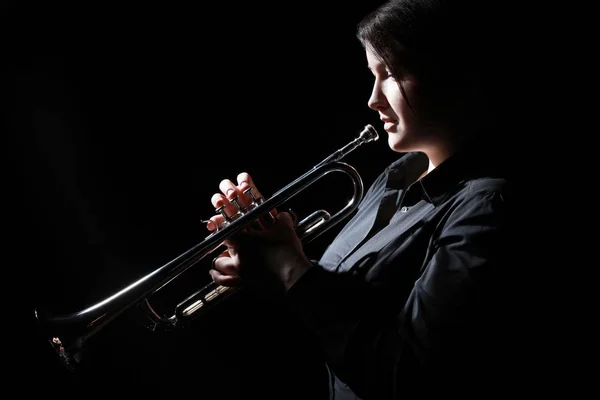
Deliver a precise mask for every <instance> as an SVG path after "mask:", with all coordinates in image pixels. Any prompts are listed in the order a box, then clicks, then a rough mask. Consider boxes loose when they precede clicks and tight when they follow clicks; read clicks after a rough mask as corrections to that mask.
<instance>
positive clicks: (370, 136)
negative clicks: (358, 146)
mask: <svg viewBox="0 0 600 400" xmlns="http://www.w3.org/2000/svg"><path fill="white" fill-rule="evenodd" d="M360 139H361V140H362V141H363V142H364V143H369V142H374V141H376V140H377V139H379V134H378V133H377V130H376V129H375V128H374V127H373V125H371V124H369V125H366V126H365V129H363V131H362V132H361V133H360Z"/></svg>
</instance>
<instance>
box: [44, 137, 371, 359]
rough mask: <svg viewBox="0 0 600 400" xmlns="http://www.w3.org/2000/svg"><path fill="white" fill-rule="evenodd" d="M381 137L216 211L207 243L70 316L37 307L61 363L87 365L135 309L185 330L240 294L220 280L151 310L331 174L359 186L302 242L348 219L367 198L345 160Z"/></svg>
mask: <svg viewBox="0 0 600 400" xmlns="http://www.w3.org/2000/svg"><path fill="white" fill-rule="evenodd" d="M378 137H379V135H378V133H377V131H376V130H375V128H373V126H371V125H366V126H365V128H364V129H363V130H362V131H361V132H360V134H359V136H358V137H357V138H355V139H354V140H352V141H351V142H350V143H348V144H346V145H345V146H344V147H342V148H340V149H339V150H337V151H335V152H334V153H332V154H331V155H330V156H328V157H327V158H325V159H324V160H323V161H321V162H320V163H318V164H317V165H315V166H314V167H313V168H312V169H310V170H309V171H308V172H306V173H305V174H303V175H302V176H300V177H298V178H297V179H296V180H294V181H293V182H291V183H290V184H288V185H287V186H285V187H284V188H282V189H280V190H279V191H278V192H276V193H275V194H274V195H273V196H272V197H271V198H270V199H268V200H264V199H263V198H255V197H254V194H253V193H252V191H251V190H248V191H247V192H246V194H247V195H249V196H250V198H251V199H252V202H251V203H250V204H249V205H248V206H246V207H240V206H238V212H237V214H236V215H234V216H227V215H225V214H224V211H223V210H222V209H217V210H216V211H217V212H220V213H222V214H223V215H224V216H225V217H226V219H225V223H224V224H222V226H220V227H219V228H218V229H216V230H215V231H213V232H212V233H211V234H210V235H209V236H207V237H206V238H205V239H204V240H203V241H202V242H200V243H198V244H197V245H195V246H194V247H192V248H191V249H189V250H188V251H186V252H185V253H183V254H181V255H180V256H179V257H177V258H175V259H173V260H172V261H170V262H168V263H167V264H165V265H163V266H161V267H159V268H157V269H155V270H153V271H152V272H150V273H149V274H147V275H145V276H144V277H142V278H140V279H138V280H137V281H135V282H133V283H131V284H129V285H128V286H126V287H124V288H122V289H120V290H118V291H117V292H115V293H114V294H113V295H111V296H108V297H106V298H105V299H103V300H101V301H99V302H97V303H95V304H93V305H91V306H89V307H87V308H85V309H82V310H80V311H76V312H73V313H70V314H61V315H48V314H45V313H42V312H41V311H40V309H38V308H36V309H35V310H34V313H35V318H36V319H37V321H38V328H39V330H40V332H41V334H42V335H43V337H44V338H45V339H46V340H48V341H49V342H50V344H51V345H52V347H53V348H54V349H55V350H56V352H57V354H58V355H59V357H60V360H61V361H62V363H63V364H64V365H65V366H66V367H67V368H69V369H71V370H76V369H78V367H79V364H80V363H81V362H82V358H83V353H84V350H85V348H86V345H87V342H88V340H89V339H90V338H91V337H93V336H94V335H96V334H97V333H98V332H100V331H101V330H102V329H103V328H104V327H106V326H107V325H108V324H109V323H110V322H111V321H113V320H114V319H115V318H116V317H118V316H119V315H120V314H122V313H123V312H125V311H127V310H129V309H131V308H133V307H135V306H139V307H141V308H142V310H143V311H144V314H145V315H146V317H147V318H148V319H149V327H150V328H151V329H156V328H157V327H164V328H166V329H169V328H178V327H182V326H185V325H186V324H187V323H188V322H190V321H191V320H192V319H196V318H197V317H199V316H201V315H204V314H205V313H206V312H208V311H209V310H210V309H212V308H213V307H214V306H216V305H217V304H219V303H220V302H222V301H223V300H225V299H226V298H227V297H229V296H230V295H231V294H233V293H235V292H236V291H238V290H239V288H238V287H227V286H221V285H218V284H216V283H215V282H210V283H209V284H207V285H206V286H204V287H202V288H201V289H200V290H198V291H197V292H195V293H194V294H192V295H191V296H189V297H187V298H186V299H184V300H183V301H181V302H180V303H179V304H177V306H176V307H175V309H174V311H173V313H172V315H170V316H161V315H159V313H158V312H156V311H155V310H154V308H153V307H152V306H151V304H150V297H151V296H152V295H154V294H155V293H157V292H158V291H159V290H160V289H161V288H163V287H165V286H166V285H168V284H170V283H171V282H172V281H173V280H174V279H175V278H177V277H178V276H179V275H181V274H182V273H183V272H185V271H186V270H188V269H189V268H190V267H192V266H193V265H195V264H197V263H198V262H199V261H200V260H202V259H204V258H205V257H206V256H207V255H209V254H211V253H212V252H214V251H215V250H217V249H219V248H220V247H221V246H222V244H223V241H224V240H226V239H227V238H228V237H230V236H231V235H234V234H235V233H236V232H239V231H240V230H243V229H244V228H247V227H249V226H251V225H254V224H257V223H260V221H261V220H263V219H264V218H265V217H268V216H269V215H270V212H271V211H272V210H273V209H275V208H277V207H279V206H281V205H282V204H283V203H285V202H286V201H288V200H289V199H291V198H292V197H294V196H296V195H297V194H298V193H300V192H301V191H303V190H305V189H306V188H307V187H309V186H310V185H312V184H313V183H314V182H316V181H317V180H319V179H320V178H322V177H323V176H325V175H327V174H329V173H330V172H343V173H345V174H346V175H348V176H349V177H350V179H351V181H352V184H353V187H354V193H353V196H352V198H351V199H350V200H349V201H348V203H347V204H346V206H345V207H343V208H342V209H340V210H339V211H338V212H337V213H335V214H334V215H331V214H330V213H329V212H327V211H325V210H318V211H315V212H313V213H312V214H310V215H309V216H308V217H306V218H304V219H303V220H301V221H300V222H299V223H298V225H297V228H296V229H297V230H296V232H297V233H298V236H299V237H300V239H301V240H302V242H303V243H307V242H310V241H312V240H314V239H315V238H316V237H318V236H319V235H321V234H322V233H324V232H325V231H326V230H328V229H330V228H331V227H333V226H334V225H335V224H337V223H338V222H340V221H341V220H342V219H344V218H346V217H347V216H349V215H350V214H351V213H352V212H353V211H354V210H355V209H356V207H357V206H358V203H359V202H360V200H361V199H362V197H363V191H364V188H363V183H362V179H361V177H360V175H359V174H358V172H357V171H356V170H355V169H354V168H353V167H352V166H350V165H348V164H346V163H343V162H341V161H340V160H341V159H342V158H343V157H345V156H346V155H347V154H348V153H350V152H351V151H353V150H354V149H356V148H357V147H359V146H360V145H362V144H364V143H369V142H373V141H376V140H377V139H378ZM236 204H237V203H236Z"/></svg>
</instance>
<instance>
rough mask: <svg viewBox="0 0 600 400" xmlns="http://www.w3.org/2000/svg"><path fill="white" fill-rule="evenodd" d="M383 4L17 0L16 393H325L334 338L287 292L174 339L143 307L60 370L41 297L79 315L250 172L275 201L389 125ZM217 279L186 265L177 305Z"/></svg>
mask: <svg viewBox="0 0 600 400" xmlns="http://www.w3.org/2000/svg"><path fill="white" fill-rule="evenodd" d="M378 3H380V2H378V1H362V2H354V3H353V2H342V1H329V2H297V3H281V4H277V3H275V4H262V3H243V4H241V5H240V4H227V3H205V2H202V3H189V4H185V5H181V4H168V3H155V4H151V3H147V2H116V1H108V2H101V3H89V2H74V1H63V2H60V3H59V4H57V3H50V2H33V1H20V2H15V3H5V5H4V6H3V9H2V26H3V30H4V32H3V39H2V45H3V48H4V54H5V59H6V60H8V63H6V65H7V66H8V72H7V73H6V74H4V79H3V82H4V83H5V84H6V88H7V89H6V90H5V91H4V93H7V94H8V103H7V107H6V108H5V110H6V111H7V112H6V113H5V124H6V125H5V126H6V131H7V132H8V135H6V138H7V139H8V141H9V142H8V144H7V145H6V146H5V149H6V150H7V154H6V156H7V157H6V159H7V160H9V163H10V170H9V171H10V173H9V174H8V175H9V181H8V182H7V183H8V184H7V186H8V187H11V188H13V190H10V191H8V192H7V193H8V195H7V196H5V197H6V199H7V200H8V201H9V206H8V207H6V208H5V213H6V214H7V216H8V220H9V222H10V224H8V225H7V228H6V233H7V235H6V236H7V237H9V238H10V240H9V241H7V242H5V243H7V244H8V245H9V246H8V248H7V251H6V254H5V259H6V261H5V263H4V264H5V269H6V274H5V275H4V279H5V280H6V281H5V285H4V293H5V295H7V296H8V300H7V301H6V303H5V305H6V310H5V313H6V317H5V321H6V324H7V325H8V329H5V330H4V335H5V339H4V341H5V347H6V349H7V357H6V358H5V363H7V364H8V366H9V369H10V371H11V375H10V377H11V379H10V380H9V382H8V384H9V386H10V385H15V388H16V389H17V390H18V391H19V392H20V393H21V394H23V395H27V394H43V395H45V396H51V397H54V396H60V397H67V398H71V397H78V398H79V397H81V396H82V395H85V396H92V397H95V396H99V397H100V396H108V395H115V396H118V395H132V394H134V395H140V396H151V397H154V396H158V395H170V396H177V395H182V394H190V395H192V396H194V397H196V398H200V399H213V398H219V399H239V398H251V397H252V398H255V397H257V398H286V399H290V398H311V399H318V398H319V397H318V395H317V393H322V391H321V390H320V389H322V387H323V386H322V385H324V384H325V381H324V377H325V375H324V372H325V371H323V369H322V366H321V364H320V363H319V362H318V361H316V355H317V354H316V353H315V352H316V350H315V349H314V347H313V346H312V345H311V343H310V341H309V339H308V338H307V337H306V336H305V335H303V333H302V332H301V331H299V330H298V329H297V328H296V327H295V326H294V325H293V323H292V322H291V321H289V320H288V318H287V317H286V315H285V314H283V313H282V312H281V309H280V306H279V305H278V304H277V303H276V302H275V301H273V298H272V297H271V296H270V294H266V293H265V294H260V293H250V294H248V293H241V294H239V296H238V297H236V298H235V299H233V300H231V301H230V303H228V304H226V305H224V306H223V307H222V309H221V310H219V311H220V312H215V313H213V314H211V315H209V316H207V317H206V318H205V319H203V320H201V321H197V323H196V324H194V326H193V327H191V328H188V329H185V330H180V331H175V332H161V331H159V332H151V331H149V330H147V329H145V328H143V327H142V326H140V325H139V324H138V321H136V320H135V319H134V318H133V316H129V315H125V316H123V317H121V318H119V319H117V320H115V322H114V323H113V324H112V325H111V326H110V327H109V328H107V329H106V331H105V332H101V333H100V334H99V335H98V337H99V339H98V340H99V341H101V342H102V343H101V344H100V343H99V344H98V346H99V347H98V349H99V350H97V351H96V353H95V354H93V356H94V357H93V358H92V362H91V364H90V365H91V366H90V367H89V369H86V370H85V371H84V373H82V374H73V373H71V372H68V371H66V370H65V369H64V368H63V367H62V366H61V365H59V364H58V361H57V359H56V357H55V354H54V353H53V352H52V349H51V348H50V346H49V345H48V344H47V343H46V342H45V341H44V340H43V339H42V338H40V337H38V336H37V330H36V328H37V326H36V322H35V319H34V314H33V310H34V308H36V307H37V308H40V309H44V310H46V311H49V312H61V313H62V312H73V311H77V310H80V309H82V308H84V307H85V306H87V305H90V304H94V303H96V302H97V301H99V300H101V299H103V298H104V297H105V296H107V295H109V294H112V293H113V292H114V291H116V290H117V289H120V288H121V287H123V286H124V285H126V284H128V283H130V282H133V281H134V280H136V279H138V278H140V277H141V276H144V275H145V274H148V273H149V272H151V271H153V270H154V269H155V268H157V267H159V266H161V265H163V264H165V263H167V262H168V261H170V260H172V259H174V258H175V257H176V256H178V255H179V254H181V253H183V252H184V251H186V250H187V249H189V248H191V247H192V246H193V245H195V244H196V243H198V242H199V241H201V240H202V239H203V238H204V237H205V236H206V234H207V232H206V231H205V229H204V227H203V225H202V224H201V222H200V221H201V220H202V219H205V218H207V217H209V216H211V215H213V213H214V211H213V209H212V206H211V204H210V196H211V195H212V194H213V193H215V192H216V191H217V190H218V183H219V181H220V180H221V179H223V178H230V179H232V180H235V177H236V175H237V173H239V172H242V171H246V172H249V173H250V174H251V175H252V176H253V177H254V179H255V181H256V182H257V184H258V186H259V188H260V189H261V191H262V192H263V194H265V196H266V197H269V195H270V194H273V193H275V192H276V191H277V190H278V189H280V188H281V187H283V186H285V185H286V184H288V183H289V182H291V181H292V179H294V178H296V177H298V176H299V175H301V174H302V173H304V172H306V171H307V170H308V169H310V168H311V167H312V166H313V165H315V164H316V163H317V162H319V161H321V160H322V159H323V158H325V157H326V156H327V155H329V154H330V153H332V152H333V151H335V150H337V149H338V148H340V147H341V146H343V145H345V144H346V143H348V142H349V141H350V140H352V139H353V138H354V137H355V136H356V135H357V134H358V133H359V132H360V130H362V128H363V127H364V125H366V124H373V125H374V126H376V127H378V128H379V129H380V133H381V132H383V131H382V130H381V127H380V122H379V121H378V117H377V114H376V113H375V112H374V111H372V110H369V109H368V107H367V104H366V103H367V100H368V97H369V94H370V90H371V81H372V78H371V75H370V72H369V71H368V70H367V68H366V61H365V59H364V53H363V51H362V49H361V48H360V46H359V44H358V42H357V40H356V39H355V37H354V32H355V25H356V23H357V22H358V20H359V19H360V18H361V17H362V16H363V15H364V14H365V13H366V12H367V11H368V10H370V9H371V8H373V7H374V6H375V5H376V4H378ZM386 142H387V139H386V137H385V136H384V135H382V136H381V139H380V140H379V141H378V142H375V143H372V144H369V145H366V146H363V147H362V148H360V149H358V150H356V152H354V153H352V154H350V155H349V156H348V157H347V158H346V160H345V161H347V162H348V163H350V164H351V165H353V166H354V167H355V168H356V169H357V170H358V172H359V173H360V174H361V176H362V177H363V181H364V182H365V185H368V184H369V183H370V182H371V181H372V179H373V178H374V177H375V175H376V174H377V173H378V172H379V171H380V170H381V168H382V167H383V166H385V165H387V164H388V163H389V162H390V161H391V160H392V159H394V158H395V157H396V155H395V154H393V153H392V152H391V151H389V148H388V147H387V143H386ZM345 179H347V178H345V177H342V178H341V179H338V177H337V176H332V177H329V176H327V177H325V178H323V181H322V183H320V184H318V185H316V186H315V188H314V189H311V190H309V191H307V192H306V193H305V194H300V195H299V197H298V198H297V199H294V200H292V203H291V204H290V207H292V208H293V209H294V210H295V211H296V212H297V213H298V214H299V215H300V216H301V217H302V216H304V215H308V213H310V212H312V211H314V210H316V209H317V208H325V209H328V210H330V211H332V210H334V209H336V208H339V207H341V206H343V205H344V204H345V201H346V199H347V198H348V196H349V195H350V185H346V184H344V180H345ZM9 185H10V186H9ZM333 234H334V231H333V230H332V231H330V232H327V233H326V234H324V235H323V236H322V237H321V238H320V239H318V240H317V241H316V242H314V243H312V244H311V246H310V247H309V248H307V251H308V252H309V254H310V255H314V256H315V257H316V256H318V254H319V252H320V251H321V250H322V249H323V246H324V243H326V241H327V239H328V238H330V237H331V236H332V235H333ZM207 280H208V272H207V266H206V265H199V266H198V268H195V269H193V270H191V271H189V272H188V273H186V274H184V275H183V276H182V277H181V278H180V281H181V283H180V284H181V287H180V288H177V289H173V290H174V291H176V292H177V291H179V293H176V294H180V297H178V298H177V299H176V300H181V299H182V298H183V297H185V296H186V295H188V294H190V293H191V290H193V289H194V288H198V287H199V286H200V285H201V284H203V283H206V282H207ZM290 387H292V388H295V389H292V390H291V393H292V394H290V391H289V388H290ZM284 392H285V393H286V394H285V395H283V394H282V393H284Z"/></svg>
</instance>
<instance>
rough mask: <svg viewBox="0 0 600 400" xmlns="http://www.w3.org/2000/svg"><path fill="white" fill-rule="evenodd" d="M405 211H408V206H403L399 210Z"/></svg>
mask: <svg viewBox="0 0 600 400" xmlns="http://www.w3.org/2000/svg"><path fill="white" fill-rule="evenodd" d="M407 211H408V207H406V206H404V207H402V208H401V209H400V212H403V213H405V212H407Z"/></svg>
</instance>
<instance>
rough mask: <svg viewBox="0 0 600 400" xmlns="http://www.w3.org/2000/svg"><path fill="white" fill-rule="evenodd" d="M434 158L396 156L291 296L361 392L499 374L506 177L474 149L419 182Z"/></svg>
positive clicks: (387, 392) (399, 390)
mask: <svg viewBox="0 0 600 400" xmlns="http://www.w3.org/2000/svg"><path fill="white" fill-rule="evenodd" d="M427 164H428V160H427V158H426V156H425V155H424V154H423V153H407V154H403V155H402V156H401V157H400V159H398V160H397V161H396V162H394V163H392V164H391V165H390V166H389V167H388V168H387V169H386V170H385V171H384V172H383V173H382V174H381V175H380V176H379V177H378V178H377V179H376V180H375V181H374V182H373V184H372V185H371V186H370V188H369V190H368V191H367V192H366V193H365V196H364V198H363V200H362V201H361V203H360V205H359V207H358V210H357V212H356V214H355V215H354V216H353V218H352V219H351V220H350V221H349V222H348V224H347V225H345V227H344V228H343V229H342V230H341V231H340V233H339V235H338V236H337V237H336V239H335V240H334V241H333V242H332V243H331V245H330V246H329V247H328V248H327V249H326V251H325V252H324V254H323V256H322V257H321V259H320V260H318V262H317V261H315V266H316V268H313V269H311V270H310V271H309V272H308V273H306V274H305V275H304V276H303V277H302V278H301V279H300V280H299V281H298V282H297V283H296V284H295V285H294V286H293V287H292V288H291V289H290V291H289V292H288V294H287V298H288V300H289V302H290V304H291V305H292V306H293V307H294V308H295V310H296V311H297V312H298V313H299V315H300V316H301V317H302V320H303V321H304V322H306V323H307V326H309V328H310V329H311V330H312V331H313V332H314V334H315V335H316V337H317V339H318V341H319V342H320V343H321V345H322V348H323V351H324V355H325V358H326V360H327V364H328V365H329V367H330V369H331V370H332V371H333V373H334V374H335V375H336V376H337V377H339V379H341V381H343V382H345V383H346V384H348V385H349V386H350V387H351V388H352V390H353V391H354V392H355V393H356V394H358V395H359V396H360V397H364V398H365V399H371V398H386V399H387V398H390V399H391V398H399V397H401V396H402V395H403V394H406V393H407V392H408V391H410V389H411V388H413V389H415V390H417V387H418V390H419V391H420V392H422V393H424V387H423V384H424V382H430V387H429V389H435V387H436V383H433V382H438V383H440V384H441V381H440V380H443V381H453V378H452V377H457V376H462V377H472V378H474V377H475V376H477V377H479V378H481V376H484V377H488V378H489V377H496V378H497V372H494V371H492V370H486V365H487V364H486V365H484V364H483V363H484V362H485V363H489V362H492V365H497V362H498V360H499V359H498V358H497V357H498V356H499V353H500V354H506V353H504V351H503V350H500V349H502V348H503V347H504V346H501V343H499V341H500V340H504V339H506V336H505V328H506V326H507V325H508V324H507V321H505V320H503V318H504V317H503V316H502V315H504V314H503V313H501V311H506V306H507V304H508V303H509V302H508V301H507V300H506V298H507V297H508V295H507V294H506V292H504V291H503V290H505V289H507V287H506V286H505V285H506V281H507V276H508V275H509V273H510V269H511V267H510V263H509V262H508V261H509V260H510V259H511V257H512V256H513V254H512V251H511V249H512V248H513V247H512V244H511V243H510V240H511V238H512V235H511V234H510V232H511V231H510V230H509V228H510V229H512V228H511V225H510V223H509V222H510V221H511V219H510V214H509V204H510V203H509V201H508V200H509V198H510V193H509V192H510V189H509V185H508V182H509V181H508V180H507V179H505V178H504V176H503V175H502V174H500V173H499V172H498V171H496V170H495V169H494V168H488V167H489V165H488V163H486V160H485V157H481V156H478V155H477V154H476V153H473V152H468V151H463V152H460V153H457V154H455V155H453V156H452V157H450V158H448V159H447V160H446V161H444V162H443V163H442V164H440V165H439V166H438V167H437V168H435V169H434V170H433V171H431V172H430V173H429V174H427V175H426V176H425V177H424V178H422V179H420V180H417V179H418V177H419V176H420V175H421V174H422V173H423V172H424V171H425V169H426V168H427ZM505 303H506V304H505ZM480 375H481V376H480ZM475 382H477V379H476V380H475ZM438 389H439V387H438ZM445 392H446V393H448V390H445Z"/></svg>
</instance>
